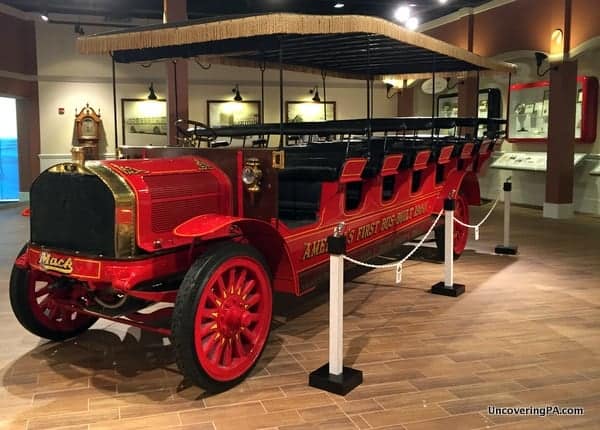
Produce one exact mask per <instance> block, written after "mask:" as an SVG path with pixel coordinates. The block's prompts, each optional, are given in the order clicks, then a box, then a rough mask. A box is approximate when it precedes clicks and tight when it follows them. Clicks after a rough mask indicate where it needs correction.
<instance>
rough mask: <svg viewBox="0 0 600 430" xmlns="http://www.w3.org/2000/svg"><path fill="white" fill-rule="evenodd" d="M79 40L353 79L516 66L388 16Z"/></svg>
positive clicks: (180, 27)
mask: <svg viewBox="0 0 600 430" xmlns="http://www.w3.org/2000/svg"><path fill="white" fill-rule="evenodd" d="M77 44H78V48H79V51H80V52H81V53H83V54H108V53H111V54H112V55H113V57H114V59H115V60H116V61H117V62H123V63H130V62H150V61H157V60H163V59H171V58H191V57H199V59H200V60H201V61H204V62H211V63H221V64H230V65H238V66H257V67H258V66H261V65H264V66H265V67H268V68H278V67H279V62H280V55H281V62H282V64H283V68H284V69H286V70H295V71H302V72H315V73H321V72H326V73H327V74H329V75H332V76H340V77H348V78H365V77H368V76H373V77H375V78H381V77H382V76H383V75H391V74H409V73H425V72H432V71H436V72H459V71H460V72H463V71H472V70H494V71H500V72H510V71H513V70H514V69H515V66H514V65H512V64H509V63H504V62H499V61H494V60H491V59H489V58H485V57H481V56H479V55H476V54H473V53H472V52H469V51H467V50H464V49H461V48H458V47H456V46H453V45H450V44H448V43H445V42H442V41H440V40H437V39H434V38H432V37H429V36H426V35H424V34H421V33H417V32H414V31H409V30H407V29H405V28H404V27H401V26H398V25H396V24H393V23H391V22H389V21H386V20H384V19H381V18H375V17H370V16H358V15H327V16H325V15H299V14H289V13H274V14H263V15H252V16H233V17H232V16H228V17H215V18H210V19H202V20H195V21H186V22H180V23H170V24H160V25H153V26H145V27H139V28H136V29H134V30H128V31H116V32H110V33H103V34H98V35H92V36H84V37H80V38H78V40H77Z"/></svg>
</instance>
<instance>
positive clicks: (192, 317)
mask: <svg viewBox="0 0 600 430" xmlns="http://www.w3.org/2000/svg"><path fill="white" fill-rule="evenodd" d="M272 301H273V293H272V286H271V278H270V275H269V272H268V269H267V266H266V264H265V262H264V259H263V257H262V255H261V254H260V253H259V252H258V251H257V250H256V249H255V248H253V247H251V246H247V245H240V244H236V243H226V244H222V245H218V246H216V247H214V248H213V249H210V250H208V251H207V252H206V253H205V254H203V255H202V256H201V257H199V258H198V260H196V262H195V263H194V264H193V265H192V267H191V268H190V269H189V270H188V272H187V274H186V276H185V278H184V280H183V282H182V283H181V286H180V287H179V292H178V293H177V299H176V301H175V307H174V310H173V321H172V341H173V346H174V349H175V355H176V358H177V365H178V366H179V368H180V370H181V371H182V373H183V375H184V377H185V378H186V379H188V380H190V381H191V382H193V383H194V384H196V385H199V386H200V387H202V388H204V389H206V390H207V391H211V392H218V391H223V390H226V389H228V388H230V387H232V386H234V385H236V384H238V383H239V382H240V381H242V380H243V379H244V377H245V376H246V375H247V374H248V373H249V372H250V371H251V370H252V368H253V367H254V365H255V364H256V363H257V362H258V359H259V358H260V355H261V353H262V351H263V349H264V347H265V344H266V341H267V338H268V336H269V332H270V328H271V315H272Z"/></svg>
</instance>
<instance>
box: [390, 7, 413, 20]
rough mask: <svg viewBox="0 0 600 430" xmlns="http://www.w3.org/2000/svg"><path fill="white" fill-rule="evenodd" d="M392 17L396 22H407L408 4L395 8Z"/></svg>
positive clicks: (408, 16)
mask: <svg viewBox="0 0 600 430" xmlns="http://www.w3.org/2000/svg"><path fill="white" fill-rule="evenodd" d="M394 18H396V21H398V22H402V23H404V22H407V21H408V20H409V18H410V8H409V7H408V6H400V7H399V8H398V9H396V12H394Z"/></svg>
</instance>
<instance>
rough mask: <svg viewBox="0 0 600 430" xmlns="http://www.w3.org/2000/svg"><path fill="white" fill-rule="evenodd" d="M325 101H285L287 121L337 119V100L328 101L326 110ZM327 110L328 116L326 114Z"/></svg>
mask: <svg viewBox="0 0 600 430" xmlns="http://www.w3.org/2000/svg"><path fill="white" fill-rule="evenodd" d="M323 103H324V102H296V101H288V102H285V110H286V116H285V119H286V122H313V121H325V119H326V118H327V120H328V121H329V120H335V119H336V111H335V107H336V106H335V102H326V108H325V109H326V111H325V109H324V108H323ZM325 112H327V116H325Z"/></svg>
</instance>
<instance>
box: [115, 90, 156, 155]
mask: <svg viewBox="0 0 600 430" xmlns="http://www.w3.org/2000/svg"><path fill="white" fill-rule="evenodd" d="M121 128H122V131H123V145H128V146H163V145H167V102H166V100H165V99H159V100H148V99H121Z"/></svg>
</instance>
